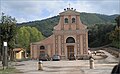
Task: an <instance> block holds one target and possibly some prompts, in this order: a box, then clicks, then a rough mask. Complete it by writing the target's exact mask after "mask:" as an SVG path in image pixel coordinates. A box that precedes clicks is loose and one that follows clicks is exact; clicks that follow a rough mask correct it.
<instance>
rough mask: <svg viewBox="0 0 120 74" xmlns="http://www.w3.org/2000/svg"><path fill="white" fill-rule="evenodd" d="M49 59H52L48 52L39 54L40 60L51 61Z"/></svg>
mask: <svg viewBox="0 0 120 74" xmlns="http://www.w3.org/2000/svg"><path fill="white" fill-rule="evenodd" d="M49 60H50V58H49V55H47V54H41V55H40V56H39V61H49Z"/></svg>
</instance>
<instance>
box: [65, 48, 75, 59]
mask: <svg viewBox="0 0 120 74" xmlns="http://www.w3.org/2000/svg"><path fill="white" fill-rule="evenodd" d="M67 56H68V59H70V58H71V57H72V56H74V46H67Z"/></svg>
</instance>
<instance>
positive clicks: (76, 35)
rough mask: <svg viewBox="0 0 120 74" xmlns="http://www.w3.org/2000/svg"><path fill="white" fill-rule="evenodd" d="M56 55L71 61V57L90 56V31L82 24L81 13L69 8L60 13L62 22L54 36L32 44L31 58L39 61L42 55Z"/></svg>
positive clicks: (56, 28)
mask: <svg viewBox="0 0 120 74" xmlns="http://www.w3.org/2000/svg"><path fill="white" fill-rule="evenodd" d="M42 54H48V55H49V56H50V57H52V56H53V55H55V54H58V55H60V56H61V59H69V58H70V55H74V56H76V58H77V59H78V58H79V57H81V56H86V55H87V54H88V30H87V26H86V25H84V24H82V22H81V20H80V13H79V12H77V11H76V10H74V9H73V8H72V9H70V8H67V9H65V10H64V12H61V13H60V20H59V23H58V25H57V26H55V27H54V30H53V35H51V36H50V37H48V38H46V39H44V40H42V41H40V42H35V43H31V58H32V59H38V58H39V56H40V55H42Z"/></svg>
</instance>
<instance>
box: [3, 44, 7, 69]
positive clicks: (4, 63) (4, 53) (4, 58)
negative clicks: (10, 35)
mask: <svg viewBox="0 0 120 74" xmlns="http://www.w3.org/2000/svg"><path fill="white" fill-rule="evenodd" d="M2 64H3V69H6V68H7V67H8V53H7V42H3V60H2Z"/></svg>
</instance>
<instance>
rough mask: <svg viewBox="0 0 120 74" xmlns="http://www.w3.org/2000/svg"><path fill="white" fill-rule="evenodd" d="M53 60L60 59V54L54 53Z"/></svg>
mask: <svg viewBox="0 0 120 74" xmlns="http://www.w3.org/2000/svg"><path fill="white" fill-rule="evenodd" d="M52 60H53V61H60V56H59V55H53V57H52Z"/></svg>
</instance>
